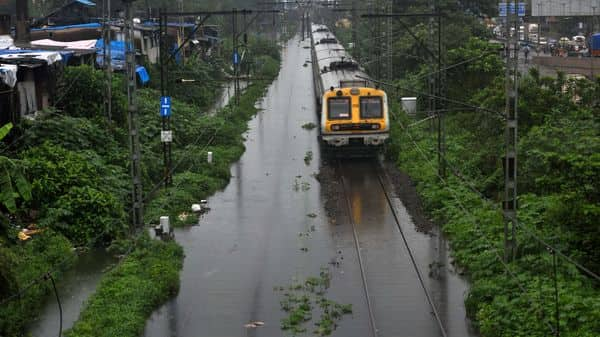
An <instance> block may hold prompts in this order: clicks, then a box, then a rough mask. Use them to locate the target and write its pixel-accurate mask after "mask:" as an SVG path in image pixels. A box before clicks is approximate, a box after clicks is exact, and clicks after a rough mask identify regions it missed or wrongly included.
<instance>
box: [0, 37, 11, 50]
mask: <svg viewBox="0 0 600 337" xmlns="http://www.w3.org/2000/svg"><path fill="white" fill-rule="evenodd" d="M14 47H15V44H14V42H13V39H12V37H10V35H0V49H10V48H14Z"/></svg>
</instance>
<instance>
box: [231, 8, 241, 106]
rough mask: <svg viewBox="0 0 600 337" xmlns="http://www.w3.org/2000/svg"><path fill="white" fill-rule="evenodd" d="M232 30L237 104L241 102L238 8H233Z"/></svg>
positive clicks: (234, 90)
mask: <svg viewBox="0 0 600 337" xmlns="http://www.w3.org/2000/svg"><path fill="white" fill-rule="evenodd" d="M231 30H232V34H233V96H234V101H235V105H236V106H237V105H239V103H240V101H239V100H240V97H239V96H240V79H239V76H240V74H239V61H240V60H239V52H238V34H237V9H236V8H234V9H232V10H231Z"/></svg>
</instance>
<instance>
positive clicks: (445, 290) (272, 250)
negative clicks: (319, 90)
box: [144, 40, 472, 337]
mask: <svg viewBox="0 0 600 337" xmlns="http://www.w3.org/2000/svg"><path fill="white" fill-rule="evenodd" d="M307 44H308V41H305V42H300V41H298V40H292V41H291V42H290V43H288V44H287V46H286V47H285V48H284V50H283V60H284V61H283V65H282V69H281V72H280V76H279V78H278V79H277V80H276V81H275V82H274V83H273V85H272V86H271V87H270V89H269V91H268V93H267V95H266V97H265V98H264V100H263V101H262V102H261V103H260V108H261V109H262V110H261V112H259V113H258V115H257V116H256V117H255V118H254V119H253V120H252V121H251V122H250V124H249V132H248V133H247V135H246V136H247V141H246V152H245V153H244V155H243V156H242V158H241V160H240V161H239V162H238V163H236V164H235V165H233V166H232V168H231V172H232V175H233V178H232V180H231V182H230V184H229V185H228V186H227V188H226V189H225V190H224V191H222V192H219V193H217V194H216V195H214V196H213V197H211V198H210V199H209V206H210V207H211V211H210V212H209V213H207V214H205V215H204V217H203V218H202V219H200V221H199V224H198V225H197V226H192V227H188V228H184V229H178V230H177V231H176V233H175V235H176V239H177V240H178V242H179V243H180V244H181V245H183V247H184V249H185V253H186V259H185V262H184V267H183V270H182V273H181V289H180V292H179V294H178V296H177V297H176V298H174V299H173V300H171V301H170V302H168V303H167V304H165V305H164V306H162V307H161V308H160V309H159V310H157V311H156V312H155V313H154V314H153V315H152V317H151V318H150V320H149V321H148V323H147V326H146V329H145V333H144V335H145V336H146V337H154V336H156V337H159V336H160V337H170V336H180V337H187V336H190V337H192V336H193V337H196V336H210V337H231V336H282V335H286V334H285V333H284V332H282V331H281V330H280V320H281V318H282V317H284V313H283V312H282V311H281V309H280V303H279V302H280V300H281V299H282V295H281V293H280V292H276V291H274V289H273V288H274V287H278V286H287V285H290V284H291V283H292V282H293V281H292V280H293V279H304V278H306V277H309V276H318V275H319V271H320V268H321V267H326V268H329V269H330V271H331V274H332V280H331V287H330V289H329V291H328V294H327V296H328V297H329V298H331V299H333V300H336V301H338V302H340V303H349V304H352V305H353V314H352V315H351V316H345V317H344V318H343V320H342V321H341V322H340V326H339V327H338V329H337V330H336V331H334V333H333V335H334V336H346V337H352V336H356V337H365V336H370V335H371V330H370V327H369V313H368V306H367V301H366V298H365V295H364V292H363V288H362V287H363V282H362V278H361V272H360V268H359V264H358V254H357V252H356V249H355V247H354V239H353V234H352V227H351V225H350V216H351V217H352V219H353V222H354V223H355V224H356V228H357V232H358V236H359V242H360V245H361V247H362V250H361V253H362V258H363V260H364V261H363V262H364V265H365V274H366V278H367V285H368V288H369V291H370V294H371V301H372V307H373V312H374V314H375V321H376V326H377V328H378V329H379V332H378V336H411V337H420V336H427V337H428V336H439V335H440V334H439V331H438V330H437V327H436V325H435V321H434V318H433V316H432V315H431V313H430V311H431V310H430V308H429V307H428V304H427V302H426V299H425V296H424V293H423V291H422V289H421V288H420V285H419V282H418V279H417V277H416V274H415V273H414V270H413V267H412V265H411V264H410V260H409V258H408V256H407V251H406V248H405V247H404V245H403V243H402V241H401V238H400V235H399V231H398V227H397V226H396V224H395V222H394V221H393V218H392V213H391V210H390V208H389V206H388V204H387V201H386V199H385V195H383V193H382V190H381V188H380V187H379V188H378V185H377V184H378V182H377V181H376V180H375V178H374V177H376V175H375V176H374V171H373V163H372V162H359V161H357V162H349V163H347V165H345V166H344V168H343V169H341V170H339V171H338V172H336V168H335V167H331V165H329V166H327V165H326V166H324V167H323V168H322V170H321V167H320V164H321V160H320V158H319V146H318V143H317V130H316V129H313V130H305V129H303V128H302V127H301V126H302V125H303V124H305V123H307V122H314V123H316V122H317V121H316V114H315V106H314V96H313V90H312V79H311V71H310V67H303V66H302V65H303V64H304V63H305V61H306V60H308V59H309V58H310V50H309V49H305V48H303V47H304V46H305V45H307ZM309 151H310V152H312V159H311V158H310V157H311V156H309V155H308V153H309ZM319 171H321V174H320V175H318V178H319V179H320V180H321V182H322V184H321V183H319V181H318V180H317V174H318V172H319ZM328 172H329V174H328ZM340 176H343V177H344V179H345V180H346V182H347V185H348V188H347V189H346V191H343V190H342V191H340V189H339V188H340V185H339V184H336V181H337V180H339V177H340ZM400 186H401V184H400ZM345 195H347V196H349V198H350V200H351V203H350V204H351V207H350V209H349V208H348V207H347V205H345V206H344V204H343V203H344V202H345ZM393 201H394V204H395V207H396V210H397V212H398V214H399V215H400V219H401V221H400V222H401V227H402V229H403V230H404V231H405V234H406V236H407V238H408V241H409V244H410V247H411V249H413V250H414V253H415V255H416V257H417V263H418V265H419V268H420V269H421V270H422V271H423V274H424V275H425V283H426V285H427V287H428V288H429V289H430V291H431V293H432V295H433V297H434V301H435V302H436V305H437V306H438V309H439V311H440V314H441V316H442V320H443V321H444V324H445V325H446V328H447V330H448V332H449V336H460V337H464V336H471V335H472V333H471V332H470V331H469V326H468V322H467V321H466V319H465V313H464V305H463V299H464V296H465V291H466V284H465V282H464V281H463V280H461V278H460V277H459V276H458V275H456V273H455V272H454V271H453V270H452V265H451V264H450V262H449V251H448V249H447V245H446V242H445V241H444V240H443V239H442V238H441V237H440V236H439V235H436V234H435V230H432V231H431V232H430V233H429V234H424V233H421V232H418V231H417V230H416V227H415V223H414V222H413V221H412V218H411V216H410V215H409V213H408V211H407V210H406V208H405V207H404V206H403V204H402V203H401V202H400V200H399V199H398V198H395V197H394V198H393ZM306 232H310V235H308V236H306V235H300V234H302V233H306ZM332 261H336V262H339V266H337V264H336V266H333V265H331V262H332ZM434 262H435V263H434ZM432 263H433V265H435V266H441V267H440V268H436V269H435V270H434V273H433V274H432V276H434V277H430V276H429V273H430V267H429V266H430V264H432ZM436 272H439V273H436ZM256 320H259V321H264V322H265V326H263V327H260V328H255V329H247V328H245V327H244V324H246V323H247V322H250V321H256ZM310 330H312V329H309V331H310Z"/></svg>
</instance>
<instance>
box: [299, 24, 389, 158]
mask: <svg viewBox="0 0 600 337" xmlns="http://www.w3.org/2000/svg"><path fill="white" fill-rule="evenodd" d="M310 29H311V40H310V42H311V63H312V72H313V81H314V90H315V98H316V102H317V113H318V115H319V118H320V133H319V139H320V142H321V145H322V147H323V148H324V149H325V150H326V151H328V152H338V151H339V152H343V151H344V150H346V149H349V150H351V151H352V150H357V151H360V152H363V153H364V152H365V151H364V150H366V152H367V153H377V152H379V150H380V149H381V148H383V146H384V144H385V142H386V140H387V139H388V138H389V134H390V118H389V111H388V98H387V95H386V93H385V91H384V90H382V89H380V88H378V86H376V85H374V83H373V82H372V81H371V80H369V79H368V78H369V77H368V75H367V74H366V73H365V71H364V70H363V69H362V68H361V66H360V65H359V63H358V62H357V61H356V60H354V59H353V58H352V56H351V55H350V54H349V53H348V52H347V51H346V49H345V48H344V47H343V46H342V45H341V44H340V42H339V41H338V40H337V39H336V37H335V35H334V34H333V33H332V32H331V31H330V30H329V28H328V27H327V26H325V25H321V24H311V27H310Z"/></svg>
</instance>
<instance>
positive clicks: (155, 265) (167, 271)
mask: <svg viewBox="0 0 600 337" xmlns="http://www.w3.org/2000/svg"><path fill="white" fill-rule="evenodd" d="M136 245H137V247H136V250H135V251H134V252H133V253H132V254H130V255H129V256H128V257H127V258H126V259H125V260H124V261H123V262H122V263H121V264H119V265H118V266H117V267H116V268H115V269H113V270H112V271H111V272H109V273H108V274H107V275H105V276H104V277H103V278H102V281H101V283H100V285H99V286H98V290H97V291H96V293H95V294H94V295H93V296H92V297H91V298H90V299H89V301H88V304H87V306H86V308H85V310H84V311H83V312H82V313H81V315H80V318H79V320H78V321H77V323H76V324H75V326H74V327H73V329H72V330H70V331H69V332H67V333H66V334H65V335H66V336H69V337H83V336H90V337H103V336H106V337H112V336H139V335H140V334H141V333H142V331H143V330H144V325H145V323H146V319H147V317H148V316H149V315H150V314H151V313H152V311H153V310H154V308H155V307H156V306H157V305H160V304H161V303H163V302H164V301H166V300H167V299H169V298H170V297H171V296H173V295H174V294H176V293H177V291H178V290H179V270H180V269H181V267H182V262H183V249H182V248H181V247H180V246H179V245H178V244H176V243H175V242H174V241H170V242H168V243H163V242H160V241H157V240H152V239H150V238H149V237H147V236H146V235H144V236H142V237H141V238H139V239H138V242H136Z"/></svg>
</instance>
